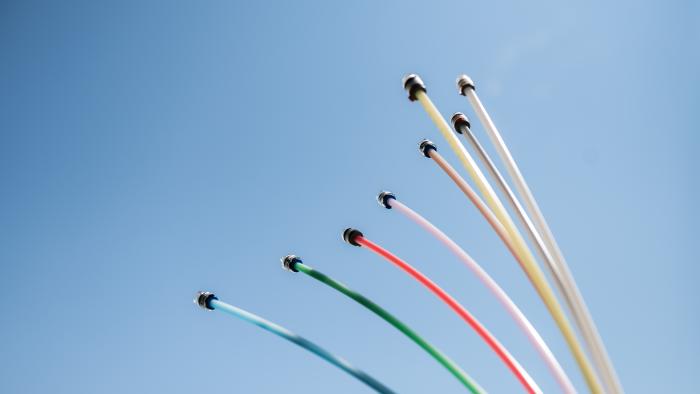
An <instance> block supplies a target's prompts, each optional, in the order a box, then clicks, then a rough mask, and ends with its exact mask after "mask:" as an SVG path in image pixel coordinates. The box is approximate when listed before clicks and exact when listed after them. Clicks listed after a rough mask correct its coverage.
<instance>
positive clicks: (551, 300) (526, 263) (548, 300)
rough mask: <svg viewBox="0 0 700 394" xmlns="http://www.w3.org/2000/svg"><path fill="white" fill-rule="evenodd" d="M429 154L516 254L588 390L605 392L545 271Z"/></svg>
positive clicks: (446, 166) (453, 173)
mask: <svg viewBox="0 0 700 394" xmlns="http://www.w3.org/2000/svg"><path fill="white" fill-rule="evenodd" d="M426 155H427V156H428V157H429V158H431V159H433V161H435V163H437V165H438V166H439V167H440V168H441V169H442V170H443V171H444V172H445V173H446V174H447V175H448V176H449V177H450V178H451V179H452V180H453V181H454V183H455V184H456V185H457V187H458V188H459V189H460V190H461V191H462V192H463V193H464V194H465V195H466V196H467V198H469V200H471V202H472V203H473V204H474V205H475V206H476V208H477V209H478V210H479V212H480V213H481V214H482V215H483V216H484V218H485V219H486V221H487V222H488V223H489V224H490V225H491V227H492V228H493V229H494V231H496V234H498V236H499V238H501V240H502V241H503V243H504V244H505V245H506V247H507V248H508V251H509V252H510V253H511V254H512V255H513V257H515V259H516V261H517V262H518V263H519V264H520V267H521V268H522V269H523V271H525V274H526V275H527V276H528V278H529V279H530V281H531V282H532V283H533V285H534V287H535V290H537V293H538V294H539V296H540V298H541V299H542V301H544V304H545V306H546V307H547V309H548V310H549V313H550V314H551V315H552V318H553V319H554V322H555V323H556V324H557V326H558V327H559V330H560V331H561V333H562V335H563V336H564V339H565V340H566V342H567V344H568V345H569V349H571V352H572V354H573V356H574V359H575V360H576V362H577V363H578V365H579V368H580V369H581V372H582V373H583V377H584V379H585V380H586V383H587V384H588V387H589V388H590V390H591V391H592V392H594V393H601V392H602V388H601V387H600V383H599V382H598V379H597V377H596V375H595V372H594V371H593V369H592V367H591V365H590V363H589V362H588V359H587V358H586V355H585V353H584V352H583V349H582V348H581V345H580V344H579V343H578V339H577V338H576V334H575V333H574V331H573V329H572V328H571V325H570V324H569V321H568V319H567V318H566V315H565V314H564V311H563V310H562V309H561V306H560V305H559V301H557V299H556V296H555V295H554V292H553V291H552V289H551V287H549V285H548V284H547V283H546V280H547V279H546V278H545V276H544V273H543V272H542V270H541V269H540V268H539V266H538V265H537V264H536V263H534V261H533V260H528V259H525V258H524V257H523V256H522V255H521V254H520V253H518V248H517V246H516V245H515V243H514V242H513V240H512V238H510V237H509V236H508V232H507V231H506V229H505V227H504V226H503V225H502V224H501V222H499V221H498V218H497V217H496V215H495V214H494V213H493V212H491V210H489V208H488V207H487V206H486V204H484V202H483V201H482V200H481V199H480V198H479V196H478V195H477V194H476V192H475V191H474V190H472V188H471V186H469V184H468V183H467V182H466V181H465V180H464V179H462V177H461V176H460V175H459V174H458V173H457V171H455V169H454V168H452V166H450V164H449V163H447V161H446V160H445V159H444V158H443V157H442V156H441V155H440V154H439V153H438V152H437V150H435V149H430V150H428V151H427V152H426ZM530 256H532V255H530Z"/></svg>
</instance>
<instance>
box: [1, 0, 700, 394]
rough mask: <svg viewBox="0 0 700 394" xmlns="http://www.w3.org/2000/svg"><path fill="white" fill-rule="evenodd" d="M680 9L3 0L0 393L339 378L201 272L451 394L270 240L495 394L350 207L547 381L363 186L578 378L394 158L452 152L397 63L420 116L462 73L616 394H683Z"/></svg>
mask: <svg viewBox="0 0 700 394" xmlns="http://www.w3.org/2000/svg"><path fill="white" fill-rule="evenodd" d="M698 11H699V10H698V6H697V5H696V4H695V3H693V2H689V1H685V2H684V1H670V2H661V1H657V2H651V1H641V2H640V1H620V2H614V3H610V2H605V1H593V2H583V1H578V2H576V1H567V2H557V1H535V2H488V3H487V2H482V3H478V2H466V1H462V2H457V1H453V2H396V1H394V2H380V3H377V2H344V3H336V4H332V3H330V2H305V1H304V2H294V3H288V2H280V3H272V2H255V4H249V3H243V2H224V1H207V2H186V1H179V2H178V1H176V2H133V1H126V2H119V3H112V4H108V3H105V2H94V1H90V2H88V1H84V2H80V1H76V2H73V3H72V4H71V5H68V4H65V3H57V2H33V1H23V2H5V3H3V4H2V5H1V6H0V48H1V49H2V53H3V56H2V61H0V91H1V92H2V95H0V100H1V101H0V182H1V183H0V184H1V185H2V193H1V194H0V218H1V219H2V226H0V296H2V298H3V299H4V300H5V303H4V308H3V312H4V313H3V314H2V320H1V321H0V323H1V324H0V333H1V334H2V335H1V336H0V338H1V339H0V391H2V392H5V393H45V392H53V393H94V392H100V393H123V392H169V393H190V392H195V391H199V392H211V393H229V392H255V393H276V392H291V393H297V392H298V393H327V392H334V393H355V392H361V391H362V390H364V387H362V386H361V384H359V383H357V382H355V381H353V380H352V378H350V377H348V376H345V375H344V374H343V373H342V372H340V371H338V370H336V369H335V368H333V367H332V366H330V365H327V364H325V363H324V362H323V361H321V360H319V359H317V358H315V357H314V356H313V355H311V354H307V353H305V352H304V351H303V350H301V349H298V348H296V347H295V346H293V345H291V344H288V343H285V342H283V341H282V340H281V339H279V338H276V337H274V336H272V335H269V334H268V333H265V332H262V331H261V330H259V329H257V328H256V327H252V326H249V325H247V324H245V323H243V322H240V321H237V320H235V319H232V318H229V317H228V316H224V315H219V314H206V313H204V312H203V311H201V310H199V309H197V308H196V307H195V306H194V305H193V304H192V302H191V298H192V296H193V294H194V292H195V291H197V290H211V291H214V292H216V293H217V295H218V296H219V297H220V298H221V299H222V300H223V301H226V302H229V303H232V304H234V305H237V306H239V307H242V308H245V309H248V310H250V311H252V312H254V313H257V314H260V315H262V316H264V317H266V318H269V319H271V320H273V321H275V322H277V323H279V324H282V325H284V326H286V327H288V328H289V329H291V330H293V331H295V332H298V333H300V334H302V335H305V336H307V337H308V338H310V339H312V340H314V341H316V342H318V343H320V344H321V345H323V346H325V347H327V348H329V349H330V350H332V351H334V352H336V353H338V354H340V355H343V356H344V357H346V358H348V359H349V360H351V361H352V362H353V363H354V364H356V365H358V366H359V367H361V368H363V369H365V370H366V371H368V372H370V373H372V374H373V375H375V376H377V377H378V378H380V379H381V380H383V381H384V382H385V383H386V384H388V385H389V386H391V387H393V388H394V389H396V390H397V391H399V392H402V393H425V392H440V393H451V392H455V393H456V392H461V388H460V386H459V384H458V383H457V382H456V380H454V379H453V378H452V377H451V376H450V375H449V374H447V373H446V372H445V371H443V370H442V369H441V368H440V367H439V366H438V365H437V364H436V363H435V362H434V361H433V360H432V359H430V358H429V357H428V356H426V355H425V354H423V353H422V352H421V351H420V349H418V348H417V347H415V346H414V345H413V344H412V343H410V342H409V341H408V340H407V339H405V338H404V337H402V336H401V335H400V334H398V333H397V332H395V330H394V329H393V328H391V327H389V326H388V325H386V324H385V323H383V322H382V321H380V320H379V319H378V318H376V317H375V316H373V315H371V314H369V313H367V312H366V311H365V310H364V309H362V308H361V307H360V306H358V305H356V304H354V303H353V302H352V301H350V300H348V299H345V298H344V297H342V296H341V295H339V294H336V293H334V292H332V291H331V290H330V289H328V288H326V287H324V286H322V285H321V284H319V283H316V282H314V281H312V280H311V279H310V278H307V277H304V276H302V275H296V276H295V275H292V274H290V273H287V272H285V271H283V270H282V269H281V268H280V265H279V257H281V256H283V255H285V254H287V253H295V254H297V255H299V256H301V257H302V258H303V259H304V261H305V262H306V263H307V264H309V265H311V266H313V267H315V268H317V269H319V270H321V271H323V272H325V273H327V274H329V275H331V276H333V277H335V278H337V279H340V280H341V281H343V282H345V283H347V284H348V285H350V286H351V287H353V288H355V289H357V290H360V291H362V292H363V293H365V294H366V295H367V296H369V297H370V298H372V299H374V300H375V301H377V302H378V303H380V304H381V305H383V306H384V307H386V308H387V309H388V310H390V311H392V312H393V313H395V314H396V315H397V316H398V317H400V318H401V319H403V320H405V321H406V322H407V323H409V324H411V325H412V326H413V327H414V328H415V329H416V330H417V331H418V332H420V333H422V334H423V335H424V336H425V337H426V338H428V339H429V340H431V341H432V342H433V343H434V344H436V345H437V346H438V347H440V348H442V349H443V350H444V351H445V353H447V354H449V355H450V356H451V357H452V358H454V359H455V360H456V361H457V362H458V363H459V364H460V365H462V366H463V367H464V369H465V370H467V371H468V372H469V373H470V374H471V375H472V376H474V377H475V378H476V379H477V380H478V381H479V382H480V383H481V384H482V385H483V386H485V387H486V388H487V389H489V390H490V391H491V392H496V393H498V392H515V391H518V390H519V386H518V385H517V382H516V381H515V379H513V378H512V377H510V376H509V374H508V372H507V371H506V369H505V368H504V367H503V366H502V365H501V364H500V363H499V361H498V359H497V358H496V357H495V356H493V355H492V354H491V353H490V352H489V350H488V348H487V347H486V346H485V345H484V344H483V343H481V342H480V340H479V339H478V338H477V336H476V335H474V333H473V332H471V331H470V330H469V329H468V328H467V327H466V326H465V325H464V324H463V323H462V322H461V321H460V320H459V319H458V318H457V317H455V316H453V315H452V314H451V312H450V311H449V310H447V308H445V307H444V306H443V305H441V304H439V303H438V302H437V301H436V300H435V299H434V298H433V297H432V296H431V295H430V294H428V293H427V292H425V291H424V290H423V289H422V288H420V287H419V286H418V285H416V284H414V283H413V282H411V281H410V280H409V279H408V278H407V277H406V276H405V275H403V274H402V273H401V272H399V271H398V270H396V269H395V268H394V267H392V266H390V265H389V264H387V263H386V262H384V261H382V260H379V259H378V258H376V257H374V256H373V255H371V254H370V253H369V252H368V251H365V250H362V249H359V248H352V247H350V246H348V245H346V244H344V243H342V242H341V241H340V238H339V237H340V233H341V231H342V229H343V228H345V227H347V226H355V227H358V228H360V229H361V230H362V231H364V233H365V234H366V235H367V236H368V237H370V238H371V239H373V240H375V241H377V242H380V243H382V244H383V245H384V246H386V247H388V248H390V249H392V250H393V251H394V252H396V253H397V254H398V255H400V256H402V257H404V258H406V259H407V260H408V261H409V262H411V263H412V264H414V265H416V266H417V267H418V268H420V269H422V270H424V271H425V272H426V273H428V274H429V275H431V276H432V277H433V278H434V279H435V280H436V281H437V282H439V283H440V284H442V285H443V286H444V287H445V288H446V289H448V290H449V291H450V292H451V293H453V295H455V296H456V297H457V298H458V299H459V300H460V301H462V302H463V304H464V305H465V306H466V307H467V308H469V309H470V310H471V311H472V312H473V313H474V314H475V315H476V316H477V317H478V318H480V319H481V320H482V321H483V322H484V324H486V325H487V326H488V327H489V328H490V329H491V330H492V331H493V332H494V333H495V334H496V335H497V336H498V337H499V338H500V339H501V340H502V342H504V344H505V345H507V346H508V348H509V349H510V350H511V351H512V353H513V354H515V355H516V356H517V357H518V359H519V360H520V361H521V362H522V364H523V365H524V366H525V367H526V368H527V369H528V371H529V372H530V373H531V374H532V375H533V377H535V379H536V380H537V381H538V382H539V383H540V385H541V386H542V388H543V389H545V391H548V392H549V391H553V390H555V389H556V386H555V384H554V382H553V380H552V378H551V377H550V376H549V375H548V373H547V370H546V368H545V366H544V364H543V363H542V362H541V361H540V360H539V358H538V357H537V355H536V353H535V351H534V350H533V349H532V348H530V347H529V345H528V343H527V341H526V340H525V338H524V337H523V335H522V334H521V333H520V332H518V331H517V329H515V327H514V326H513V325H512V324H511V322H510V320H509V319H508V316H507V315H506V314H505V312H503V311H502V310H501V309H499V307H498V304H497V303H496V302H495V300H493V299H492V298H491V297H490V296H489V295H488V293H487V292H486V290H485V289H484V288H483V287H482V286H481V285H480V284H479V283H478V282H477V281H476V280H475V279H474V278H473V277H472V276H471V274H470V273H469V272H468V271H467V270H466V269H464V267H462V266H461V265H460V263H459V262H458V261H457V260H456V259H454V257H453V256H451V255H450V254H449V252H448V251H446V250H443V249H442V248H441V247H440V245H439V244H437V243H436V242H435V241H434V240H433V239H431V238H430V237H429V236H427V235H426V234H424V233H422V232H421V231H420V230H419V229H418V228H416V227H414V226H413V225H411V224H410V223H409V222H407V221H406V220H405V219H404V218H403V217H401V216H400V215H398V214H397V213H394V212H390V211H386V210H383V209H382V208H380V207H379V206H378V205H377V204H376V201H375V200H374V197H375V195H376V193H377V192H378V191H380V190H382V189H385V188H387V189H390V190H392V191H394V192H395V193H396V194H397V196H398V197H399V198H400V199H401V200H402V201H403V202H405V203H407V204H409V205H410V206H411V207H412V208H414V209H416V210H417V211H418V212H420V213H422V214H424V215H425V216H426V217H428V218H429V219H430V220H432V221H433V222H434V223H435V224H436V225H438V226H439V227H441V228H442V229H443V230H444V231H445V232H446V233H448V235H450V236H452V237H453V238H454V239H455V240H457V241H458V242H459V243H460V244H461V245H462V246H463V247H464V248H465V249H466V250H467V251H468V252H469V253H471V254H472V255H473V256H474V257H475V258H476V259H477V260H478V261H479V262H480V263H481V264H482V265H483V266H484V267H485V268H486V269H487V270H488V271H489V272H490V273H491V274H492V276H493V277H494V278H496V279H497V280H498V281H499V282H500V283H501V285H502V286H503V287H504V288H505V289H506V290H507V291H508V292H509V293H510V294H511V296H512V297H513V298H514V299H515V301H516V303H518V305H519V306H520V307H521V308H522V309H523V311H524V312H525V313H526V314H527V315H528V316H529V317H530V319H531V321H532V322H533V323H534V324H535V326H537V328H538V329H539V331H540V333H541V334H542V335H543V337H544V338H545V339H546V340H547V342H548V343H549V345H550V347H551V348H552V349H553V351H554V352H555V354H556V355H557V356H558V358H559V359H560V361H561V362H562V364H563V365H564V367H565V369H566V370H567V371H568V372H569V374H570V376H571V377H572V379H574V382H575V384H577V386H578V387H580V388H583V387H584V386H583V383H582V380H581V378H580V376H579V374H578V373H577V371H576V368H575V365H574V362H573V360H572V358H571V357H570V356H569V354H568V353H567V349H566V346H565V344H564V342H563V340H562V338H561V336H560V335H559V333H558V332H557V330H556V327H555V326H554V324H553V322H552V320H551V319H550V318H549V317H548V315H547V313H546V311H545V309H544V307H543V306H542V304H541V302H540V301H539V300H538V298H537V296H536V294H535V292H534V291H533V290H532V288H531V287H530V286H529V284H528V283H527V281H526V280H525V278H524V276H523V274H522V273H521V272H520V271H519V269H518V268H517V265H516V263H515V262H514V261H513V260H512V258H510V256H509V255H508V254H507V252H506V250H505V249H504V248H503V247H502V246H501V244H500V243H499V241H498V239H497V237H496V236H495V235H494V234H493V233H492V232H491V231H490V229H489V228H488V226H487V225H486V223H485V222H484V221H483V220H482V218H481V217H480V216H479V215H478V213H477V212H476V210H475V209H474V208H473V207H472V206H470V205H469V204H468V202H467V200H466V199H465V198H464V197H463V196H462V195H461V194H460V193H459V191H458V190H457V189H456V188H455V187H454V186H453V185H452V184H451V183H450V182H449V180H448V179H447V178H446V177H445V176H444V175H443V174H442V173H441V172H440V171H439V170H438V169H437V168H436V167H435V165H434V164H432V163H431V162H430V161H428V160H426V159H424V158H422V157H420V155H419V153H418V151H417V143H418V141H419V140H420V139H422V138H424V137H428V138H431V139H432V140H434V141H435V142H436V143H437V144H438V147H444V149H441V152H442V153H443V154H445V156H446V157H447V159H448V160H450V161H451V162H452V163H453V164H455V165H456V164H457V161H456V159H455V157H454V156H453V155H452V154H451V153H450V152H449V151H448V149H447V146H446V143H445V142H444V141H443V140H442V139H441V137H440V136H439V133H438V131H437V130H436V129H435V128H434V127H433V125H432V124H431V123H430V120H429V119H428V117H427V116H426V115H425V114H424V113H423V112H422V110H421V108H420V107H419V105H418V104H416V103H411V102H409V101H408V100H407V99H406V97H405V92H404V91H403V90H402V88H401V83H400V82H401V77H402V76H403V75H404V74H405V73H408V72H417V73H420V74H421V76H422V77H423V80H424V81H425V82H426V84H427V85H428V90H429V93H430V95H431V97H432V98H433V100H434V101H435V103H436V104H437V105H438V107H439V108H440V109H441V110H442V111H443V113H444V114H445V115H449V114H451V113H452V112H454V111H458V110H459V111H464V112H467V114H468V115H472V112H471V111H470V110H469V107H468V104H467V102H466V100H465V99H464V98H463V97H460V96H458V95H457V93H456V88H455V86H454V79H455V77H456V76H457V75H458V74H461V73H468V74H469V75H471V76H472V78H473V79H474V80H475V82H476V85H477V89H478V91H479V94H480V97H481V99H482V101H483V102H484V103H485V105H486V106H487V108H488V109H489V111H490V112H491V115H492V116H493V117H494V120H495V121H496V123H497V125H498V126H499V128H500V129H501V132H502V133H503V135H504V137H505V138H506V140H507V141H508V143H509V145H510V148H511V150H512V152H513V154H514V155H515V157H516V158H517V159H518V161H519V163H520V166H521V169H522V170H523V172H524V174H525V176H526V177H527V179H528V181H529V183H530V186H531V188H532V189H533V191H534V193H535V195H536V196H537V197H538V201H539V203H540V206H541V207H542V209H543V211H544V213H545V215H546V216H547V218H548V220H549V222H550V225H551V226H552V228H553V230H554V231H555V233H556V234H557V237H558V239H559V242H560V244H561V246H562V248H563V250H564V252H565V254H566V256H567V258H568V260H569V264H570V265H571V269H572V271H573V272H574V274H575V275H576V278H577V280H578V283H579V286H580V287H581V290H582V292H583V294H584V295H585V297H586V299H587V301H588V303H589V306H590V308H591V311H592V313H593V315H594V317H595V318H596V321H597V323H598V325H599V329H600V331H601V334H602V335H603V337H604V339H605V342H606V344H607V346H608V348H609V351H610V353H611V357H612V358H613V360H614V362H615V364H616V366H617V369H618V373H619V375H620V377H621V379H622V381H623V384H624V385H625V387H626V389H627V391H628V392H631V393H642V392H659V391H675V392H690V391H693V389H694V388H695V384H694V383H693V380H694V379H693V378H694V375H695V374H697V372H698V371H697V369H698V368H697V367H698V362H699V361H700V360H699V357H700V356H698V355H699V354H700V346H699V341H698V339H697V336H696V333H697V331H698V329H699V328H700V327H699V325H700V324H699V316H698V310H699V307H700V305H698V291H697V286H696V284H695V278H697V276H698V274H699V273H700V271H699V270H698V264H697V254H696V253H695V251H694V248H693V246H695V243H696V241H697V240H696V238H697V237H696V235H694V234H696V229H695V227H694V224H695V222H696V221H697V220H698V219H699V218H700V217H699V215H698V209H697V207H696V205H695V201H697V199H698V197H699V196H698V177H697V174H696V172H697V170H698V159H697V158H696V156H695V152H694V151H695V150H696V148H697V147H698V137H697V132H696V131H697V128H698V125H700V118H699V116H700V115H698V111H697V102H698V99H699V98H700V97H698V91H699V90H698V88H700V84H699V82H700V81H699V77H698V73H697V70H698V69H699V68H700V54H699V53H698V42H700V41H699V40H700V29H698V27H697V15H698ZM472 117H473V116H472ZM474 123H476V122H474ZM474 131H475V133H477V135H478V136H480V137H481V138H482V139H484V140H485V136H484V134H483V130H482V129H481V127H480V125H475V127H474ZM669 387H670V388H672V390H669Z"/></svg>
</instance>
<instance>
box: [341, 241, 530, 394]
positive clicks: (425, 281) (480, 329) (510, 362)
mask: <svg viewBox="0 0 700 394" xmlns="http://www.w3.org/2000/svg"><path fill="white" fill-rule="evenodd" d="M351 241H352V242H354V243H355V244H357V245H360V246H364V247H366V248H367V249H369V250H371V251H372V252H374V253H376V254H378V255H379V256H381V257H383V258H384V259H386V260H388V261H389V262H391V263H392V264H394V265H396V266H397V267H399V268H401V269H402V270H403V271H405V272H406V273H407V274H409V275H410V276H411V277H413V278H414V279H415V280H417V281H418V282H419V283H420V284H422V285H423V286H425V287H426V288H427V289H428V290H430V291H431V292H432V293H433V294H435V296H437V297H438V298H439V299H440V300H441V301H442V302H444V303H445V304H446V305H447V306H449V307H450V308H451V309H452V310H453V311H454V312H455V313H456V314H457V315H458V316H459V317H460V318H462V320H464V321H465V322H466V323H467V324H468V325H469V326H470V327H471V328H472V329H473V330H474V331H476V333H477V334H478V335H479V336H480V337H481V339H483V340H484V342H486V344H487V345H488V346H489V347H490V348H491V350H493V351H494V353H496V355H497V356H498V357H499V358H500V359H501V361H503V363H504V364H505V365H506V367H508V369H509V370H510V371H511V372H512V373H513V375H515V377H516V378H517V379H518V381H519V382H520V384H521V385H522V386H523V387H524V388H525V390H526V391H527V392H528V393H531V394H534V393H542V390H541V389H540V388H539V386H538V385H537V383H536V382H535V381H534V380H533V379H532V377H530V375H529V374H528V373H527V371H526V370H525V368H523V367H522V366H521V365H520V363H519V362H518V361H517V360H516V359H515V357H513V356H512V355H511V354H510V352H508V350H507V349H506V348H505V347H504V346H503V345H502V344H501V343H500V342H499V341H498V339H496V338H495V337H494V336H493V335H492V334H491V333H490V332H489V331H488V330H487V329H486V327H484V326H483V325H481V323H480V322H479V321H478V320H477V319H476V318H475V317H474V316H472V315H471V314H470V313H469V311H467V310H466V309H465V308H464V307H463V306H462V305H461V304H460V303H459V302H457V300H455V299H454V298H453V297H452V296H451V295H450V294H448V293H447V292H446V291H445V290H443V289H441V288H440V286H438V285H437V284H436V283H435V282H433V281H432V280H430V278H428V277H427V276H425V275H423V273H421V272H420V271H418V270H417V269H415V268H413V267H412V266H411V265H410V264H408V263H406V262H405V261H403V260H401V259H400V258H398V257H397V256H395V255H394V254H392V253H391V252H389V251H388V250H386V249H384V248H382V247H381V246H379V245H377V244H375V243H374V242H372V241H370V240H369V239H367V238H365V237H364V236H363V235H361V234H356V235H355V236H354V238H353V239H352V240H351Z"/></svg>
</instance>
